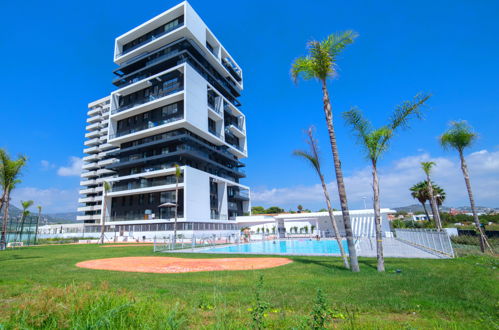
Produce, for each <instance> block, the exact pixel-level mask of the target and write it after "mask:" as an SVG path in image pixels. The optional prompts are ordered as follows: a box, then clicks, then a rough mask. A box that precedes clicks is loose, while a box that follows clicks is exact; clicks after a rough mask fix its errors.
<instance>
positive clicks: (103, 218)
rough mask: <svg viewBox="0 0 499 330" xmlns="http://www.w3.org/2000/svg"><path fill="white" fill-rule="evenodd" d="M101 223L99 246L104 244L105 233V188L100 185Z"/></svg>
mask: <svg viewBox="0 0 499 330" xmlns="http://www.w3.org/2000/svg"><path fill="white" fill-rule="evenodd" d="M102 196H103V198H102V221H101V227H100V244H104V236H105V232H106V207H107V205H106V192H105V187H104V185H102Z"/></svg>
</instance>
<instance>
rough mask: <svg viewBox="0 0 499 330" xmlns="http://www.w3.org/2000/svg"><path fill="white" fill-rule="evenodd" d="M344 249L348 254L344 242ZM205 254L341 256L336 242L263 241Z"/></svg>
mask: <svg viewBox="0 0 499 330" xmlns="http://www.w3.org/2000/svg"><path fill="white" fill-rule="evenodd" d="M342 245H343V248H344V249H345V251H346V252H347V253H348V248H347V242H346V241H342ZM198 252H203V253H255V254H295V255H312V254H317V255H324V254H337V255H339V254H340V248H339V246H338V243H337V242H336V241H335V240H322V241H317V240H309V239H303V240H283V241H261V242H254V243H246V244H239V245H229V246H221V247H213V248H208V249H203V250H202V251H198Z"/></svg>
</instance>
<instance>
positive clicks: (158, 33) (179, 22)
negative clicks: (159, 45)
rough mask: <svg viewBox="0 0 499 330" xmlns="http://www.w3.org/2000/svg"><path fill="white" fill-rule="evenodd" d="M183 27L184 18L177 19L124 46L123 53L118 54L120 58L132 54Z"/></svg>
mask: <svg viewBox="0 0 499 330" xmlns="http://www.w3.org/2000/svg"><path fill="white" fill-rule="evenodd" d="M183 25H184V16H180V17H177V18H176V19H174V20H172V21H170V22H168V23H166V24H164V25H162V26H160V27H159V28H157V29H155V30H153V31H151V32H148V33H146V34H145V35H143V36H141V37H139V38H137V39H135V40H132V41H131V42H128V43H126V44H124V45H123V49H122V51H121V53H119V54H118V56H122V55H125V54H127V53H129V52H131V51H132V50H135V49H137V48H139V47H142V46H144V45H145V44H147V43H149V42H151V41H154V40H156V39H158V38H160V37H162V36H164V35H165V34H167V33H170V32H172V31H173V30H176V29H178V28H180V27H181V26H183Z"/></svg>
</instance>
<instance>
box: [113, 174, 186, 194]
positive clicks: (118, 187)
mask: <svg viewBox="0 0 499 330" xmlns="http://www.w3.org/2000/svg"><path fill="white" fill-rule="evenodd" d="M183 181H184V180H183V178H179V181H178V182H179V183H182V182H183ZM170 184H176V179H175V178H174V177H167V178H164V179H161V180H154V181H147V180H143V181H132V182H127V183H125V184H115V185H113V187H112V189H111V191H112V192H117V191H125V190H133V189H141V188H150V187H157V186H165V185H170Z"/></svg>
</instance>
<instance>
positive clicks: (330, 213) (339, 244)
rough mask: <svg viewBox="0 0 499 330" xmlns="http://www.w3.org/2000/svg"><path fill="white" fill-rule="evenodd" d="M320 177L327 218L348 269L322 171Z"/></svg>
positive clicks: (346, 258)
mask: <svg viewBox="0 0 499 330" xmlns="http://www.w3.org/2000/svg"><path fill="white" fill-rule="evenodd" d="M319 176H320V178H321V184H322V190H323V191H324V197H326V205H327V211H328V212H329V219H330V220H331V224H332V225H333V229H334V235H335V236H336V241H337V242H338V246H339V248H340V253H341V257H342V258H343V265H344V266H345V268H346V269H350V265H349V263H348V257H347V255H346V253H345V249H344V248H343V245H342V244H341V235H340V230H339V229H338V224H337V223H336V219H335V218H334V214H333V208H332V207H331V198H330V197H329V192H328V191H327V186H326V182H325V181H324V176H323V175H322V173H319Z"/></svg>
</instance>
